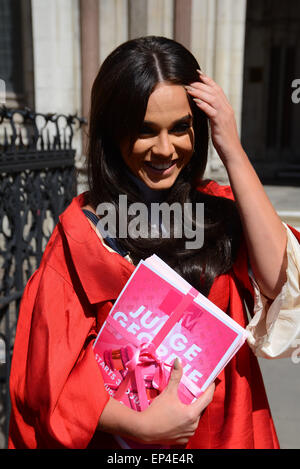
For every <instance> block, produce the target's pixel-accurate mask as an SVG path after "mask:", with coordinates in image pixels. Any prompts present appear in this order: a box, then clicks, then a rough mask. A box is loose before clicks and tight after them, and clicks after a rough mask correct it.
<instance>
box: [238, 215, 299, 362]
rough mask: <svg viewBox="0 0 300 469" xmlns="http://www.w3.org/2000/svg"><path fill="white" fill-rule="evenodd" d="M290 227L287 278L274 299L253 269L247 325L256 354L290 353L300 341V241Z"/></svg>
mask: <svg viewBox="0 0 300 469" xmlns="http://www.w3.org/2000/svg"><path fill="white" fill-rule="evenodd" d="M283 224H284V226H285V228H286V230H287V256H288V266H287V270H286V274H287V281H286V283H285V284H284V285H283V287H282V289H281V291H280V293H279V294H278V296H277V297H276V298H275V299H274V300H273V301H272V302H271V301H270V300H268V299H267V298H265V297H264V296H263V295H262V293H261V292H260V290H259V287H258V285H257V283H256V281H255V279H254V277H253V275H251V273H249V275H250V279H251V281H252V284H253V288H254V316H253V318H252V319H251V321H250V322H249V324H248V326H247V327H246V329H247V331H248V332H249V336H248V339H247V341H248V343H249V345H250V347H251V348H252V350H253V351H254V353H255V354H256V355H257V356H260V357H265V358H286V357H290V356H291V354H292V353H293V351H295V348H296V347H297V346H299V344H300V245H299V242H298V240H297V239H296V237H295V236H294V235H293V233H292V231H291V230H290V229H289V228H288V227H287V225H286V224H285V223H283Z"/></svg>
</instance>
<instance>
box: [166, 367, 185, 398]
mask: <svg viewBox="0 0 300 469" xmlns="http://www.w3.org/2000/svg"><path fill="white" fill-rule="evenodd" d="M181 377H182V365H181V363H180V361H179V359H178V358H176V359H175V361H174V364H173V369H172V372H171V374H170V379H169V382H168V385H167V387H166V391H167V392H172V393H173V392H176V395H177V389H178V385H179V383H180V380H181Z"/></svg>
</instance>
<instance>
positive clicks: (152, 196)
mask: <svg viewBox="0 0 300 469" xmlns="http://www.w3.org/2000/svg"><path fill="white" fill-rule="evenodd" d="M126 172H127V175H128V177H129V178H130V179H131V180H132V181H133V182H134V183H135V184H136V186H137V187H138V188H139V190H140V192H141V194H142V196H143V200H144V201H145V203H146V204H147V205H148V204H150V203H152V202H163V201H164V200H165V199H166V197H167V195H168V191H169V189H161V190H155V189H151V188H150V187H148V186H147V184H145V183H144V182H143V181H142V180H141V179H139V178H138V177H137V176H135V174H133V173H132V172H131V171H130V170H129V169H126Z"/></svg>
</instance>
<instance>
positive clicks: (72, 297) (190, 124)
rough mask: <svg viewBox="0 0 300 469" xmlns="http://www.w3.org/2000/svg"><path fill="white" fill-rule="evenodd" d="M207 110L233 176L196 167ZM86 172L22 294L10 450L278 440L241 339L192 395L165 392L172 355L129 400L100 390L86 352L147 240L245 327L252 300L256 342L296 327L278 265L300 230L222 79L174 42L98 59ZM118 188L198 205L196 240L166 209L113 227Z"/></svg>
mask: <svg viewBox="0 0 300 469" xmlns="http://www.w3.org/2000/svg"><path fill="white" fill-rule="evenodd" d="M208 122H209V124H210V130H211V138H212V141H213V144H214V146H215V148H216V149H217V151H218V154H219V155H220V158H221V159H222V161H223V163H224V165H225V168H226V170H227V173H228V176H229V179H230V184H231V188H230V187H221V186H219V185H218V184H216V183H214V182H213V181H205V180H203V173H204V170H205V167H206V161H207V147H208ZM88 173H89V186H90V187H89V191H88V192H87V193H85V194H81V195H80V196H78V197H77V198H75V199H74V200H73V202H72V203H71V205H70V206H69V207H68V209H67V210H66V211H65V212H64V213H63V214H62V215H61V217H60V222H59V223H58V225H57V227H56V228H55V230H54V233H53V235H52V237H51V239H50V241H49V243H48V245H47V248H46V251H45V253H44V256H43V260H42V262H41V265H40V267H39V269H38V271H37V272H36V273H35V274H34V275H33V276H32V278H31V279H30V281H29V282H28V285H27V287H26V290H25V293H24V296H23V300H22V305H21V310H20V316H19V323H18V329H17V335H16V342H15V349H14V356H13V363H12V371H11V400H12V415H11V425H10V440H9V447H10V448H24V447H25V448H86V447H89V448H91V447H94V448H113V447H116V446H117V445H116V443H115V440H114V438H113V435H122V436H125V437H129V438H131V439H134V440H136V441H139V442H142V443H151V444H154V445H159V444H162V443H164V444H171V445H174V446H177V445H184V446H185V447H186V448H278V440H277V437H276V432H275V429H274V426H273V422H272V418H271V415H270V410H269V406H268V402H267V398H266V395H265V391H264V387H263V383H262V379H261V375H260V371H259V367H258V364H257V359H256V358H255V356H254V354H253V352H252V351H251V350H250V348H249V346H248V344H245V345H244V346H243V347H242V348H241V350H240V351H239V352H238V354H237V355H236V356H235V357H234V358H233V359H232V360H231V362H230V363H229V364H228V365H227V366H226V368H225V370H224V371H223V372H222V373H221V374H220V375H219V376H218V379H217V380H216V383H215V385H212V386H211V387H210V388H209V389H208V390H207V392H206V393H204V394H203V396H202V397H200V398H199V399H198V400H197V401H196V402H195V403H193V404H192V405H190V406H185V405H183V404H182V403H181V402H180V401H179V399H178V396H177V386H178V383H179V380H180V377H181V373H182V369H181V365H180V364H179V363H177V362H175V363H174V368H173V371H172V374H171V378H170V382H169V384H168V387H167V388H166V389H165V391H164V392H162V393H161V394H160V395H159V396H158V397H157V398H156V399H155V400H154V401H153V403H152V404H151V406H150V407H149V408H148V409H146V410H145V411H143V412H140V413H138V412H135V411H133V410H132V409H128V408H126V407H125V406H124V405H121V404H120V403H119V402H117V401H116V400H114V399H112V398H109V397H108V395H107V393H106V391H105V389H104V387H103V381H102V378H101V374H100V371H99V369H98V365H97V364H96V361H95V358H94V355H93V350H92V345H93V342H94V340H95V337H96V335H97V333H98V331H99V329H100V327H101V325H102V324H103V322H104V320H105V318H106V316H107V314H108V312H109V310H110V308H111V307H112V304H113V302H114V300H115V299H116V298H117V297H118V295H119V293H120V291H121V289H122V288H123V286H124V284H125V283H126V281H127V280H128V278H129V276H130V275H131V273H132V272H133V270H134V266H135V265H136V264H137V262H138V261H139V260H140V259H142V258H146V257H147V256H149V255H151V254H153V253H156V254H157V255H159V256H160V257H161V258H162V259H163V260H165V261H166V262H167V263H168V264H169V265H171V266H172V267H173V268H174V269H175V270H176V271H177V272H178V273H179V274H180V275H182V276H183V277H184V278H185V279H186V280H188V281H189V282H190V283H191V284H192V285H193V286H194V287H195V288H197V289H198V290H199V291H201V292H202V293H203V294H205V295H207V296H208V298H209V299H210V300H211V301H213V302H214V303H215V304H217V306H219V307H220V308H221V309H223V310H224V311H226V312H227V314H229V315H231V316H232V317H233V319H235V320H236V321H238V322H239V323H240V324H241V325H242V326H244V327H246V326H247V324H248V320H247V310H246V307H245V303H247V307H248V310H249V311H250V314H253V313H255V315H254V316H253V318H252V319H251V321H250V324H248V326H247V327H248V330H249V332H250V338H249V341H248V342H249V345H250V346H251V347H252V349H253V350H254V351H255V352H256V353H257V354H258V355H262V356H266V357H275V356H288V355H289V354H290V352H291V350H292V346H293V340H295V338H296V337H297V334H299V318H297V316H296V315H295V311H294V309H295V308H296V307H297V305H299V285H297V281H296V280H295V279H296V278H297V275H294V276H293V277H291V275H290V274H289V272H290V270H292V271H295V272H297V256H299V247H298V242H297V237H298V239H300V236H299V234H298V233H297V232H296V231H295V230H293V229H292V228H288V227H286V226H285V225H283V224H282V223H281V221H280V219H279V218H278V216H277V214H276V212H275V211H274V209H273V207H272V205H271V204H270V202H269V200H268V198H267V196H266V194H265V192H264V190H263V187H262V186H261V184H260V181H259V179H258V177H257V175H256V174H255V171H254V170H253V168H252V166H251V164H250V163H249V160H248V158H247V156H246V154H245V152H244V151H243V148H242V146H241V143H240V140H239V137H238V133H237V129H236V124H235V119H234V114H233V111H232V108H231V107H230V105H229V103H228V101H227V99H226V97H225V95H224V93H223V91H222V90H221V89H220V88H219V87H218V86H217V85H216V84H215V83H214V81H213V80H212V79H210V78H209V77H207V76H206V75H205V74H203V73H201V72H200V70H199V65H198V63H197V61H196V60H195V58H194V57H193V56H192V54H190V52H188V51H187V50H186V49H185V48H184V47H183V46H181V45H180V44H178V43H176V42H174V41H171V40H169V39H165V38H161V37H146V38H140V39H136V40H132V41H128V42H127V43H125V44H123V45H121V46H119V47H118V48H117V49H116V50H115V51H114V52H112V54H110V56H109V57H108V58H107V59H106V60H105V62H104V63H103V64H102V66H101V68H100V71H99V73H98V76H97V77H96V80H95V82H94V85H93V90H92V98H91V113H90V132H89V150H88ZM120 194H123V195H126V197H127V201H128V203H129V204H131V203H134V202H144V203H146V204H147V206H148V207H149V208H150V209H151V207H152V206H151V203H152V202H162V201H163V202H167V203H168V204H170V205H171V204H173V203H174V202H177V203H178V202H179V203H180V204H184V203H185V202H192V203H193V204H194V207H195V204H196V203H197V202H202V203H204V207H205V226H204V227H203V229H204V245H203V247H198V248H197V249H194V248H190V249H187V248H186V244H185V242H186V239H185V237H184V235H183V236H182V237H181V238H178V237H176V236H175V234H174V233H175V229H176V223H174V222H173V224H171V227H170V230H169V231H168V235H167V236H165V232H164V229H165V227H164V223H163V222H162V223H158V225H157V226H156V229H157V230H158V232H159V233H160V236H159V237H157V236H155V237H151V236H148V238H145V237H136V236H130V230H128V231H129V234H128V236H124V233H122V226H124V223H123V222H124V217H125V221H126V223H127V225H126V226H127V227H128V228H129V226H130V222H131V221H132V215H130V213H124V211H123V210H122V208H121V207H120V206H119V195H120ZM103 203H109V204H113V206H114V208H115V211H116V214H117V216H116V218H115V221H116V226H115V230H114V235H113V236H111V237H105V238H104V235H103V236H101V233H99V231H98V228H99V224H98V221H99V217H97V213H99V210H98V209H99V205H100V204H103ZM193 216H194V223H195V224H197V220H196V218H195V212H194V214H193ZM122 217H123V218H122ZM148 222H149V224H151V219H150V220H149V221H148ZM102 228H103V227H102ZM198 228H199V227H198ZM115 235H116V236H115ZM297 250H298V251H297ZM295 272H294V273H295ZM293 282H294V283H293ZM278 303H280V306H278ZM292 303H293V304H292ZM291 304H292V306H291ZM293 308H294V309H293ZM279 311H281V312H282V311H283V312H284V313H285V314H286V316H285V317H287V316H288V319H289V321H288V324H289V327H287V322H286V321H284V318H283V319H282V317H281V316H280V314H279ZM204 410H205V411H204Z"/></svg>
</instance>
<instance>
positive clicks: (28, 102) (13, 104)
mask: <svg viewBox="0 0 300 469" xmlns="http://www.w3.org/2000/svg"><path fill="white" fill-rule="evenodd" d="M144 35H161V36H166V37H169V38H173V39H175V40H177V41H179V42H181V43H182V44H184V45H185V46H186V47H187V48H188V49H190V50H191V51H192V52H193V54H194V55H195V56H196V58H197V59H198V62H199V64H200V66H201V69H202V70H203V71H204V72H205V73H206V74H207V75H209V76H211V77H212V78H213V79H214V80H215V81H216V82H217V83H218V84H219V85H220V86H222V87H223V89H224V91H225V93H226V95H227V97H228V98H229V101H230V102H231V105H232V106H233V108H234V111H235V115H236V119H237V124H238V129H239V132H240V136H241V140H242V143H243V146H244V148H245V150H246V152H247V154H248V156H249V158H250V160H251V161H252V163H253V165H254V167H255V169H256V171H257V173H258V175H259V177H260V178H261V181H262V183H263V184H264V186H265V189H266V192H267V193H268V195H269V197H270V199H271V201H272V202H273V204H274V206H275V208H276V210H277V212H278V213H279V215H280V217H281V218H282V220H283V221H285V222H287V223H290V224H291V225H292V226H294V227H296V228H299V229H300V144H299V143H300V135H299V134H300V132H299V131H300V2H299V0H285V2H284V3H282V2H281V1H279V0H0V282H1V284H0V292H1V297H0V385H1V392H0V448H1V447H2V448H4V447H5V445H6V435H7V425H8V415H9V398H8V391H7V389H8V378H9V369H10V358H11V352H12V349H13V340H14V331H15V325H16V321H17V313H18V306H19V301H20V298H21V295H22V291H23V288H24V285H25V284H26V282H27V280H28V278H29V276H30V275H31V273H32V272H33V271H34V270H35V268H36V267H37V265H38V264H39V261H40V258H41V255H42V252H43V249H44V247H45V244H46V242H47V240H48V239H49V236H50V234H51V231H52V229H53V227H54V224H55V223H56V222H57V218H58V215H59V213H61V211H63V209H64V207H65V206H66V205H67V204H68V203H69V201H70V199H71V198H72V196H74V195H75V194H77V193H80V192H82V191H84V190H85V189H86V173H85V169H84V162H85V149H86V142H87V137H86V131H87V125H86V123H87V122H88V114H89V99H90V91H91V85H92V82H93V79H94V78H95V76H96V73H97V70H98V68H99V66H100V64H101V63H102V61H103V60H104V58H105V57H106V56H107V55H108V54H109V53H110V52H111V51H112V50H113V49H114V48H115V47H116V46H118V45H119V44H120V43H122V42H124V41H126V40H127V39H131V38H135V37H139V36H144ZM206 175H207V176H208V177H210V178H212V179H215V180H217V181H218V182H220V183H222V184H226V183H227V182H228V180H227V176H226V172H225V169H224V167H223V165H222V163H221V161H220V159H219V158H218V156H217V154H216V153H215V151H214V150H213V148H210V151H209V163H208V167H207V174H206ZM298 357H300V344H299V349H297V348H295V354H294V359H293V360H292V359H284V360H274V361H266V360H260V364H261V368H262V371H263V375H264V380H265V384H266V388H267V393H268V396H269V401H270V405H271V410H272V413H273V417H274V421H275V425H276V427H277V432H278V436H279V440H280V443H281V447H282V448H300V405H299V398H300V363H299V362H300V358H299V360H298Z"/></svg>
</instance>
